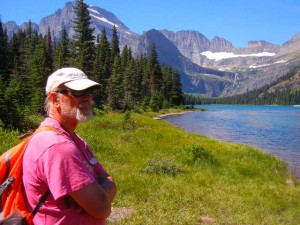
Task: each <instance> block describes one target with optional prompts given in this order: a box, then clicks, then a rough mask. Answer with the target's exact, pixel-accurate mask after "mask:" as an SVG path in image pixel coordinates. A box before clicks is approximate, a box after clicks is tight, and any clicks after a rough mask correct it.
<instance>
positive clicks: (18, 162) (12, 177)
mask: <svg viewBox="0 0 300 225" xmlns="http://www.w3.org/2000/svg"><path fill="white" fill-rule="evenodd" d="M45 130H52V131H54V132H59V131H58V130H57V129H56V128H54V127H50V126H41V127H39V128H38V129H37V130H36V131H35V132H34V133H37V132H40V131H45ZM34 133H33V134H34ZM33 134H31V135H27V136H29V137H28V138H26V139H25V140H23V141H22V142H20V143H19V144H18V145H16V146H14V147H12V148H11V149H9V150H7V152H6V153H4V154H2V155H1V156H0V160H1V163H0V184H1V183H2V184H1V185H0V193H1V195H0V208H2V209H0V210H2V216H3V217H4V218H5V217H7V216H8V215H10V214H11V213H12V212H13V211H15V210H17V211H18V212H19V213H20V214H21V215H23V216H24V217H25V218H26V220H27V222H28V224H32V222H31V221H32V217H33V216H34V214H35V213H36V212H37V211H38V209H39V207H41V205H42V204H43V203H44V201H45V200H46V198H47V197H48V196H49V194H50V192H49V193H48V192H47V193H45V194H44V197H43V198H42V199H40V203H39V204H38V205H40V206H37V209H36V210H34V212H33V214H32V212H29V211H28V210H27V203H26V197H25V193H24V187H23V181H22V163H23V156H24V152H25V150H26V148H27V145H28V143H29V141H30V139H31V137H32V136H33ZM2 162H3V163H2ZM7 164H8V166H7ZM7 169H9V170H8V172H7ZM6 175H8V176H6ZM2 178H4V179H2Z"/></svg>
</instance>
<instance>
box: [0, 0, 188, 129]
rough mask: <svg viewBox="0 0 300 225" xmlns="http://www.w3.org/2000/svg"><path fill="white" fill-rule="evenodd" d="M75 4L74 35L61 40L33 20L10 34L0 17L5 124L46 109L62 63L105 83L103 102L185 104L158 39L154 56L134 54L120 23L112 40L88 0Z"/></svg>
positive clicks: (114, 106) (116, 105)
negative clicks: (97, 29)
mask: <svg viewBox="0 0 300 225" xmlns="http://www.w3.org/2000/svg"><path fill="white" fill-rule="evenodd" d="M74 10H75V12H76V17H75V19H74V20H73V21H72V26H73V29H74V31H75V35H74V36H73V37H72V39H69V38H68V35H67V31H66V29H65V28H63V29H62V32H61V38H60V39H59V40H55V39H54V35H53V34H52V31H51V30H50V29H49V28H48V33H47V35H45V36H41V35H39V34H38V33H37V32H36V31H35V30H33V29H32V28H31V22H30V21H29V23H28V27H27V29H25V30H21V29H20V30H18V32H16V33H15V34H14V35H13V37H12V38H11V39H10V40H8V36H7V30H6V29H4V28H3V25H2V22H1V21H0V90H1V92H0V127H1V126H3V127H12V128H18V129H27V128H30V127H31V126H32V120H33V119H32V117H33V115H43V114H44V107H43V105H44V98H45V85H46V81H47V77H48V76H49V75H50V74H51V73H52V72H53V71H55V70H56V69H59V68H62V67H76V68H79V69H81V70H82V71H84V72H85V73H86V74H87V75H88V77H90V78H91V79H93V80H95V81H97V82H99V83H101V84H102V88H101V90H100V91H98V92H96V93H95V96H94V101H95V106H96V107H98V108H103V106H107V107H109V108H110V109H111V110H118V111H126V110H131V109H140V110H153V111H158V110H160V109H162V108H167V107H172V106H177V105H181V104H183V93H182V88H181V81H180V76H179V73H178V72H177V71H174V70H173V69H172V68H171V67H168V66H164V65H161V64H159V62H158V56H157V53H156V46H155V44H153V45H152V49H151V54H150V56H146V55H145V54H144V55H141V56H140V57H138V58H137V59H134V58H133V57H132V53H131V49H130V48H128V47H127V46H125V47H124V49H123V50H122V52H121V51H120V48H119V39H118V35H117V31H116V28H115V27H114V28H113V37H112V40H111V41H110V42H109V41H108V40H107V36H106V31H105V29H103V30H102V34H101V36H98V37H94V36H93V31H94V29H93V28H91V26H90V25H91V17H90V15H89V12H88V7H87V5H86V4H85V3H84V2H83V0H79V1H78V5H77V6H75V7H74Z"/></svg>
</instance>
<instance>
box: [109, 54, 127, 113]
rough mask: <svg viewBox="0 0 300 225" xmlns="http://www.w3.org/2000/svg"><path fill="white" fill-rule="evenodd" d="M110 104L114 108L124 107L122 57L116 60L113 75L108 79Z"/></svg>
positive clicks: (120, 108) (121, 108)
mask: <svg viewBox="0 0 300 225" xmlns="http://www.w3.org/2000/svg"><path fill="white" fill-rule="evenodd" d="M108 105H109V106H110V108H111V109H112V110H123V109H124V88H123V76H122V69H121V62H120V57H118V56H116V57H115V60H114V65H113V70H112V75H111V77H110V78H109V80H108Z"/></svg>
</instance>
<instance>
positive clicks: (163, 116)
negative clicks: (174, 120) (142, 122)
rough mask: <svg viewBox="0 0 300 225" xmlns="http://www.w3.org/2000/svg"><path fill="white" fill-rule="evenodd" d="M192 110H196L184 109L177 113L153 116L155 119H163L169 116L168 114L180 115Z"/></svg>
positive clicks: (170, 114) (171, 114)
mask: <svg viewBox="0 0 300 225" xmlns="http://www.w3.org/2000/svg"><path fill="white" fill-rule="evenodd" d="M190 112H195V111H184V112H177V113H167V114H160V115H158V116H155V117H153V119H155V120H161V119H163V118H165V117H168V116H178V115H182V114H186V113H190Z"/></svg>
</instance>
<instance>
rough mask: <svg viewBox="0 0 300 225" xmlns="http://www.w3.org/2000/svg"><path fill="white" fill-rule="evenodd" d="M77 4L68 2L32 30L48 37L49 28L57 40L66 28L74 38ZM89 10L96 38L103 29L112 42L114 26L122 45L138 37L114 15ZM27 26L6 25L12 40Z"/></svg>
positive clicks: (34, 25)
mask: <svg viewBox="0 0 300 225" xmlns="http://www.w3.org/2000/svg"><path fill="white" fill-rule="evenodd" d="M75 4H76V0H74V1H72V2H67V3H66V4H65V7H64V8H62V9H58V10H57V11H56V12H55V13H54V14H52V15H49V16H46V17H44V18H42V19H41V21H40V23H39V24H36V23H33V22H32V23H31V25H32V28H33V29H34V30H36V31H37V32H38V33H40V34H41V35H46V34H47V32H48V27H49V28H50V30H51V32H53V34H54V36H55V38H60V35H61V30H62V29H63V28H64V27H65V28H66V30H67V33H68V35H69V37H70V38H71V37H73V35H74V31H73V29H72V19H73V18H74V17H75V11H74V9H73V6H74V5H75ZM88 10H89V12H90V16H91V20H92V27H93V28H95V31H94V35H95V37H97V35H101V32H102V30H103V28H105V29H106V35H107V38H108V40H111V38H112V30H113V27H114V26H115V27H116V29H117V31H118V36H119V40H120V43H125V42H127V41H130V40H132V39H134V38H137V37H138V35H137V34H135V33H134V32H132V31H131V30H130V29H129V28H128V27H127V26H126V25H125V24H123V23H122V22H121V21H120V20H119V19H118V18H117V17H116V16H115V15H114V14H113V13H111V12H108V11H106V10H105V9H102V8H100V7H97V6H91V5H89V6H88ZM27 25H28V23H27V22H26V23H23V24H22V25H21V26H18V25H17V24H16V23H15V22H14V21H10V22H7V23H5V24H4V26H5V27H6V28H7V30H8V37H9V38H11V37H12V35H13V33H16V31H17V30H18V29H26V28H27Z"/></svg>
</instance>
